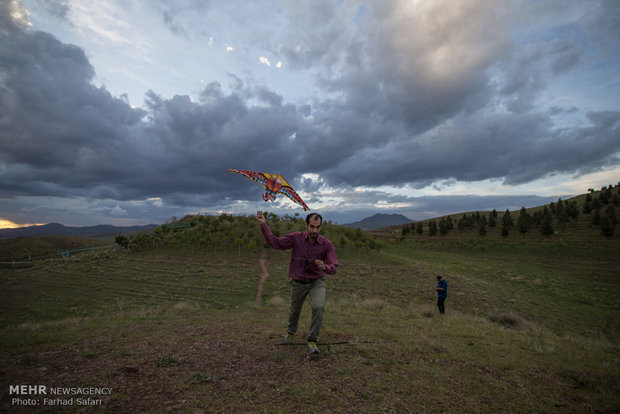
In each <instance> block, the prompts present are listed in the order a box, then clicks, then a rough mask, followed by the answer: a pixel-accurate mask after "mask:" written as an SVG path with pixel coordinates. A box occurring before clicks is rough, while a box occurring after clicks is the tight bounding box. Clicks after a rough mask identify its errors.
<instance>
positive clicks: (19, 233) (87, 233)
mask: <svg viewBox="0 0 620 414" xmlns="http://www.w3.org/2000/svg"><path fill="white" fill-rule="evenodd" d="M155 227H157V226H156V225H155V224H148V225H146V226H125V227H119V226H112V225H98V226H86V227H72V226H64V225H62V224H59V223H49V224H43V225H39V226H27V227H17V228H12V229H0V240H6V239H12V238H15V237H37V236H75V237H89V238H108V239H109V238H114V236H116V235H117V234H132V233H138V232H141V231H148V230H151V229H153V228H155Z"/></svg>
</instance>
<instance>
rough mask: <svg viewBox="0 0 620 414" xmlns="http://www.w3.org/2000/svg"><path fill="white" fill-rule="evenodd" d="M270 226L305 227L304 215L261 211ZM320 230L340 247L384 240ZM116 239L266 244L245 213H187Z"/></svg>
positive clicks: (238, 246) (160, 244) (164, 244)
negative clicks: (143, 230)
mask: <svg viewBox="0 0 620 414" xmlns="http://www.w3.org/2000/svg"><path fill="white" fill-rule="evenodd" d="M264 215H265V218H266V220H267V222H268V224H269V227H270V229H271V230H272V232H273V233H274V235H276V236H280V235H283V234H287V233H290V232H293V231H301V230H305V228H306V222H305V219H303V218H300V217H299V214H296V215H295V216H294V217H293V216H289V215H284V216H282V217H280V216H278V215H276V214H274V213H268V212H264ZM321 234H323V235H325V236H326V237H328V238H330V239H331V240H332V241H333V243H334V244H335V245H336V246H337V247H340V248H342V249H345V250H348V249H357V250H358V251H359V250H363V251H368V250H380V249H381V248H383V246H384V242H382V241H379V240H377V239H375V238H374V237H371V236H369V235H368V234H367V233H365V232H363V231H362V230H360V229H352V228H346V227H343V226H339V225H334V224H332V223H331V221H326V222H324V223H323V225H322V227H321ZM116 242H117V243H118V244H119V245H121V246H124V247H129V246H131V247H132V248H136V249H154V248H184V249H186V250H191V251H192V252H194V251H196V250H198V251H200V252H202V253H204V252H205V251H206V250H211V251H213V252H215V253H218V252H222V253H224V254H226V253H227V252H228V251H230V250H234V251H235V252H237V253H238V254H241V251H242V250H249V251H251V252H254V251H256V250H258V249H260V248H262V247H266V246H267V245H266V244H265V241H264V238H263V235H262V233H261V231H260V228H259V226H258V223H257V222H256V220H255V218H254V217H253V216H252V217H247V216H232V215H229V214H221V215H219V216H187V217H184V218H183V219H181V220H179V221H174V222H171V223H167V224H164V225H162V226H160V227H158V228H156V229H155V230H154V231H152V232H150V233H144V234H138V235H135V236H131V237H129V238H128V237H125V236H122V235H119V236H117V238H116Z"/></svg>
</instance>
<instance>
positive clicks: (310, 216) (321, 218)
mask: <svg viewBox="0 0 620 414" xmlns="http://www.w3.org/2000/svg"><path fill="white" fill-rule="evenodd" d="M315 216H316V217H318V218H319V220H321V224H323V217H321V215H320V214H319V213H310V214H308V215H307V216H306V224H310V219H311V218H312V217H315Z"/></svg>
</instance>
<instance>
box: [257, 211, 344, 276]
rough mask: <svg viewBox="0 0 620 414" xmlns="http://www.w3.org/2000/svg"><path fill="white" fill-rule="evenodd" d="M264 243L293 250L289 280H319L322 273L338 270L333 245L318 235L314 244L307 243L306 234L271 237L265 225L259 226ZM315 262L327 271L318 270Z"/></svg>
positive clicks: (271, 234)
mask: <svg viewBox="0 0 620 414" xmlns="http://www.w3.org/2000/svg"><path fill="white" fill-rule="evenodd" d="M260 228H261V230H262V232H263V236H265V241H266V242H267V244H268V245H270V246H271V247H273V248H274V249H279V250H288V249H293V252H292V253H291V263H290V265H289V268H288V275H289V277H290V278H291V279H294V280H299V281H302V282H307V281H309V280H314V279H320V278H322V277H323V273H327V274H330V275H333V274H334V273H336V270H337V269H338V258H337V257H336V251H335V250H334V245H333V243H332V242H331V241H330V240H329V239H328V238H327V237H323V236H321V235H320V234H319V237H318V238H317V239H316V242H315V243H310V242H309V241H308V233H307V232H305V231H299V232H295V233H291V234H287V235H286V236H282V237H276V236H274V235H273V233H272V232H271V230H270V229H269V227H268V226H267V224H265V223H263V224H261V226H260ZM315 260H322V261H323V262H325V265H326V266H327V269H326V270H325V271H323V270H321V269H319V268H318V267H317V266H316V265H315V264H314V261H315Z"/></svg>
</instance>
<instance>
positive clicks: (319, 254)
mask: <svg viewBox="0 0 620 414" xmlns="http://www.w3.org/2000/svg"><path fill="white" fill-rule="evenodd" d="M256 220H257V221H258V222H259V223H260V228H261V231H262V232H263V236H265V241H266V242H267V244H268V245H269V246H271V247H273V248H274V249H279V250H288V249H293V251H292V253H291V262H290V264H289V269H288V275H289V278H290V283H291V307H290V310H289V315H288V332H287V334H286V336H285V337H284V342H285V343H287V344H289V343H291V341H292V339H293V335H294V334H295V332H297V325H298V322H299V314H300V313H301V308H302V306H303V304H304V301H305V300H306V296H308V294H310V302H311V305H312V321H311V323H310V332H308V352H310V353H311V354H318V353H319V352H320V351H319V348H318V347H317V345H316V343H317V341H318V339H319V332H320V330H321V325H322V323H323V311H324V305H325V279H324V278H323V275H324V274H325V273H327V274H330V275H333V274H334V273H336V270H337V269H338V258H337V257H336V251H335V250H334V245H333V243H332V242H331V241H330V240H329V239H328V238H327V237H323V236H321V235H320V234H319V233H320V231H321V224H323V218H322V217H321V215H320V214H317V213H310V214H308V216H307V217H306V231H300V232H295V233H291V234H288V235H286V236H282V237H276V236H274V234H273V233H272V232H271V230H270V229H269V227H268V226H267V223H265V217H264V216H263V213H261V212H260V211H259V212H258V213H257V215H256Z"/></svg>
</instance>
